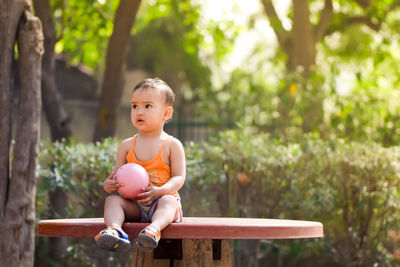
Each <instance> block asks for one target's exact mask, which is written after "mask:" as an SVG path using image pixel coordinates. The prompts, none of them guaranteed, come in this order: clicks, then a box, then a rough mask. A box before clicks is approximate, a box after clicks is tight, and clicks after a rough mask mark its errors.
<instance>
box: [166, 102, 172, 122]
mask: <svg viewBox="0 0 400 267" xmlns="http://www.w3.org/2000/svg"><path fill="white" fill-rule="evenodd" d="M172 114H174V109H173V108H172V107H171V106H168V107H167V108H166V109H165V112H164V118H165V121H168V120H170V119H171V118H172Z"/></svg>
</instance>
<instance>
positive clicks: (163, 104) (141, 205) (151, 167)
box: [95, 78, 186, 251]
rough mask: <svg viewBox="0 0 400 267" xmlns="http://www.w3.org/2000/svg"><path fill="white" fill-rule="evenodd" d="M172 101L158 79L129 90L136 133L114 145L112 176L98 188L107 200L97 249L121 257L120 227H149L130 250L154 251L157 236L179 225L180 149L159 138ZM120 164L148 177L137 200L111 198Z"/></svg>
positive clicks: (125, 239) (183, 166)
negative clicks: (134, 166) (138, 224)
mask: <svg viewBox="0 0 400 267" xmlns="http://www.w3.org/2000/svg"><path fill="white" fill-rule="evenodd" d="M174 99H175V95H174V93H173V91H172V90H171V88H170V87H169V86H168V85H167V84H166V83H165V82H164V81H162V80H161V79H159V78H155V79H146V80H143V81H142V82H140V83H139V84H137V85H136V86H135V88H134V89H133V92H132V96H131V121H132V124H133V126H134V127H135V128H136V129H137V130H138V131H139V133H138V134H136V135H135V136H133V137H130V138H128V139H125V140H124V141H122V143H121V144H120V145H119V148H118V152H117V156H116V161H115V166H114V170H113V171H112V173H111V174H110V176H109V177H108V178H107V179H106V180H105V181H104V184H103V187H104V189H105V191H107V192H108V193H109V194H113V195H110V196H108V197H107V198H106V201H105V205H104V222H105V224H106V226H107V228H106V229H104V230H102V231H101V232H100V233H99V234H98V235H97V236H96V237H95V240H96V243H97V245H98V246H99V247H100V248H103V249H106V250H110V251H126V250H128V249H129V248H130V242H129V240H128V235H127V234H126V233H125V232H124V231H123V230H122V228H121V227H122V224H123V222H124V221H142V222H150V224H149V225H148V226H146V227H145V228H144V229H143V230H142V231H141V232H140V233H139V235H138V237H137V239H136V245H137V246H138V248H140V249H142V250H144V251H152V250H153V249H154V248H156V247H157V245H158V241H159V240H160V237H161V233H160V232H161V230H163V229H164V228H165V227H167V226H168V225H169V224H170V223H172V222H180V221H181V220H182V206H181V200H180V196H179V194H178V190H179V189H180V188H181V187H182V186H183V184H184V181H185V175H186V164H185V153H184V150H183V146H182V143H181V142H180V141H179V140H178V139H176V138H174V137H172V136H170V135H168V134H167V133H165V132H164V130H163V128H164V124H165V123H166V122H167V121H168V120H169V119H171V117H172V114H173V108H172V106H173V103H174ZM126 163H137V164H140V165H141V166H142V167H144V168H145V169H146V171H147V173H148V174H149V181H150V183H149V186H148V187H146V188H144V189H143V190H144V192H143V193H141V194H139V195H138V198H137V200H135V199H127V198H124V197H122V196H120V195H116V194H114V193H115V192H116V191H117V190H118V188H119V187H121V186H124V185H123V184H118V183H116V181H115V179H114V175H115V172H116V171H117V170H118V168H119V167H121V166H122V165H123V164H126Z"/></svg>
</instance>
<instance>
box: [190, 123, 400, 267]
mask: <svg viewBox="0 0 400 267" xmlns="http://www.w3.org/2000/svg"><path fill="white" fill-rule="evenodd" d="M186 149H187V157H188V178H187V182H186V186H187V187H188V190H189V191H190V196H193V195H195V196H197V195H201V194H203V195H207V199H203V202H202V204H203V210H199V209H198V208H196V209H195V210H194V211H195V212H197V213H198V214H208V213H209V212H210V210H209V209H210V208H212V209H211V212H212V213H213V215H214V216H215V215H219V216H239V217H263V218H285V219H301V220H315V221H320V222H322V223H323V224H324V230H325V238H324V239H322V240H305V241H295V242H293V241H288V242H278V241H274V242H272V241H265V242H262V243H260V244H259V248H258V250H260V251H261V252H263V253H265V256H264V258H265V259H268V260H271V259H275V260H277V262H278V258H279V261H280V262H281V265H282V266H286V265H289V264H292V265H294V266H297V265H299V264H300V263H301V262H303V261H305V260H306V259H313V258H316V259H318V261H319V262H321V264H322V263H323V264H322V265H329V264H333V263H334V262H336V263H338V264H340V265H341V266H372V265H374V264H378V265H379V266H391V265H390V264H395V262H396V261H395V259H394V257H393V255H392V253H393V251H391V250H390V242H391V238H390V236H389V233H390V231H391V230H393V229H398V227H399V219H400V218H399V216H400V213H399V207H400V197H399V191H398V185H399V171H400V169H399V166H400V165H399V164H400V150H399V148H398V147H392V148H383V147H381V146H379V145H377V144H374V143H365V144H360V143H354V142H350V143H345V142H344V141H343V140H341V139H332V140H330V141H322V140H320V139H318V138H315V137H313V136H309V137H306V138H304V139H303V140H301V141H300V142H298V143H288V144H283V143H280V142H278V141H274V140H272V139H271V138H270V137H269V136H268V135H254V134H253V133H252V132H251V131H249V130H246V129H240V130H237V131H228V132H223V133H221V134H220V135H219V136H218V137H216V138H213V139H211V140H210V141H209V142H207V143H203V144H192V145H190V146H188V147H187V148H186ZM196 191H199V192H201V193H199V192H196ZM187 199H189V196H187ZM196 199H198V198H196ZM185 203H186V198H185V201H184V204H185ZM197 203H198V202H197ZM189 205H192V203H190V204H189ZM187 209H189V210H190V207H187ZM242 249H243V250H245V248H242ZM252 251H257V249H255V248H254V247H253V248H252ZM238 253H243V254H246V253H245V252H238ZM247 253H249V252H247ZM253 255H254V257H255V254H253Z"/></svg>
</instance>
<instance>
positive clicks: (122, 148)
mask: <svg viewBox="0 0 400 267" xmlns="http://www.w3.org/2000/svg"><path fill="white" fill-rule="evenodd" d="M131 144H132V138H128V139H125V140H124V141H122V143H121V144H120V145H119V147H118V152H117V156H116V158H115V165H114V170H113V171H112V172H111V174H110V175H109V176H108V177H107V179H106V180H105V181H104V183H103V187H104V190H106V192H107V193H109V194H113V193H115V191H117V190H118V187H120V186H124V185H123V184H118V183H117V182H115V180H114V175H115V173H116V172H117V170H118V169H119V167H121V166H122V165H124V164H125V163H126V155H127V154H128V152H129V149H130V147H131Z"/></svg>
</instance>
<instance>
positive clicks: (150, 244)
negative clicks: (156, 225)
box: [136, 235, 158, 252]
mask: <svg viewBox="0 0 400 267" xmlns="http://www.w3.org/2000/svg"><path fill="white" fill-rule="evenodd" d="M136 246H137V247H138V248H140V249H141V250H143V251H145V252H151V251H153V250H154V249H155V248H156V247H157V246H158V243H157V242H156V241H155V240H154V239H153V238H151V237H149V236H147V235H139V236H138V237H137V238H136Z"/></svg>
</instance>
